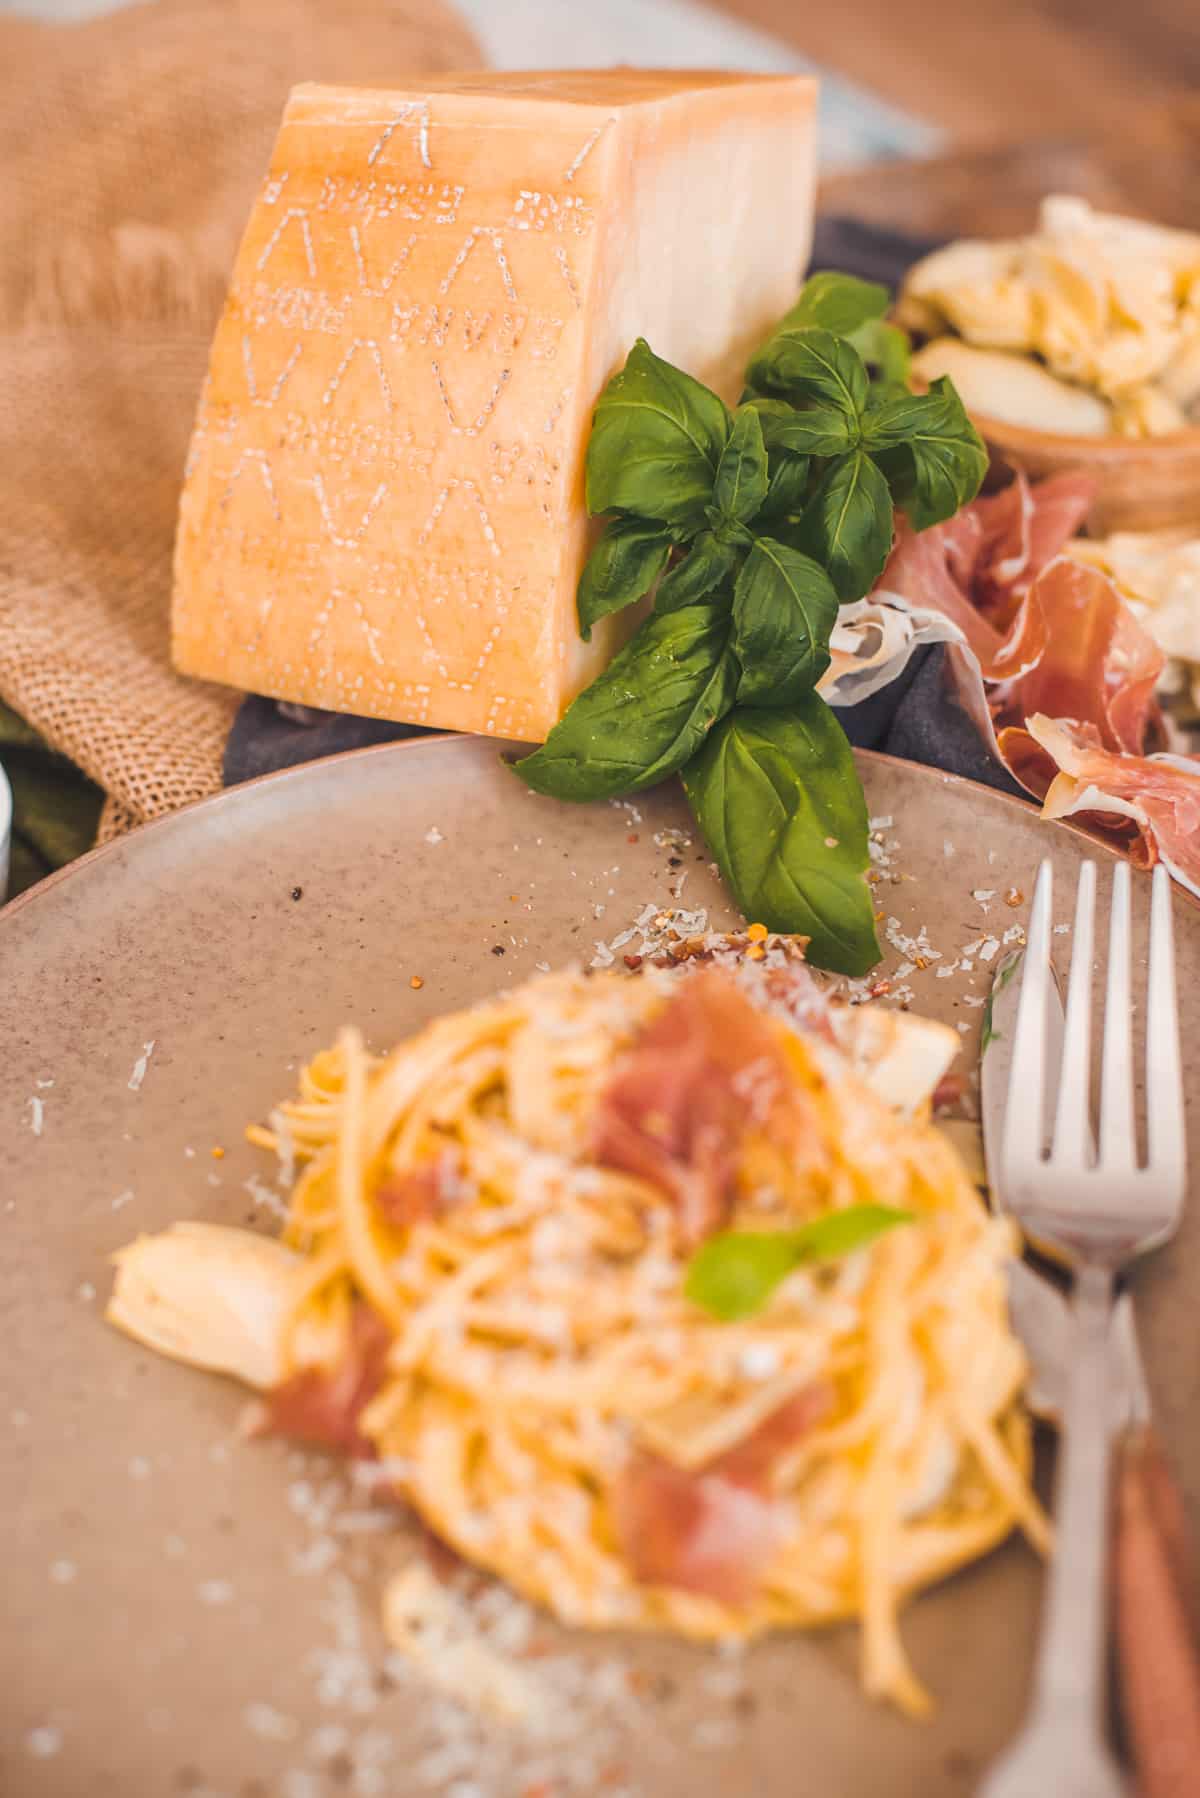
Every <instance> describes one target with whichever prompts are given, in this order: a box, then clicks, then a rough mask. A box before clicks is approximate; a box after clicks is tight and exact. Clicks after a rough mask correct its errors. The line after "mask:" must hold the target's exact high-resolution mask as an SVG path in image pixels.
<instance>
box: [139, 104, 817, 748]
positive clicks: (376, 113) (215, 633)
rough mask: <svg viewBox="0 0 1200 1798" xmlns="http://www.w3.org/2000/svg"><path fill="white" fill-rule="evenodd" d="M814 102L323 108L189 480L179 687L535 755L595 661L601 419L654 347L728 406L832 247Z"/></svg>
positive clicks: (253, 264)
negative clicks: (816, 248)
mask: <svg viewBox="0 0 1200 1798" xmlns="http://www.w3.org/2000/svg"><path fill="white" fill-rule="evenodd" d="M814 133H815V85H814V84H813V83H812V82H810V81H808V80H806V79H796V78H792V77H787V78H774V77H753V78H746V77H736V76H727V75H702V74H686V75H684V74H677V73H673V72H668V73H657V72H654V71H609V72H605V73H599V74H587V73H579V72H571V73H568V74H561V75H557V74H553V73H545V72H539V73H537V74H533V75H517V74H511V75H490V74H489V75H486V76H478V77H458V78H447V79H446V81H445V82H444V83H443V84H441V85H438V84H436V83H435V84H432V85H430V86H428V87H424V88H422V89H421V90H420V91H415V90H414V91H407V90H403V89H401V90H396V91H391V90H389V91H387V92H376V91H373V90H365V89H349V88H326V87H313V86H309V87H302V88H298V89H296V90H295V91H294V93H293V94H292V96H291V98H290V100H289V103H288V106H287V109H286V111H285V114H284V119H283V124H282V127H281V130H280V134H279V138H278V141H277V143H276V146H275V151H274V155H273V157H272V162H271V168H270V171H269V173H268V175H267V178H266V181H265V183H264V186H263V189H262V192H261V194H260V197H259V200H258V202H257V204H256V206H255V208H254V211H253V213H252V215H251V218H250V221H249V224H248V226H247V229H246V234H245V237H244V238H243V241H242V245H241V249H240V251H239V254H238V259H237V264H236V267H235V270H234V276H233V281H232V285H231V288H230V293H229V297H228V301H227V304H226V307H225V312H224V315H223V317H222V320H221V323H220V325H219V327H218V330H217V335H216V338H215V341H214V344H213V350H212V358H211V364H210V369H209V377H208V381H207V384H206V388H205V392H204V395H203V397H202V400H201V406H200V413H199V418H198V421H197V426H196V431H195V435H194V439H193V444H192V450H191V455H190V458H189V465H188V472H187V478H186V481H185V487H184V494H183V499H182V502H181V510H180V522H179V532H178V537H177V543H176V560H175V595H174V608H173V645H174V655H175V661H176V664H177V666H178V667H180V668H181V669H182V670H184V671H185V672H187V673H191V674H196V675H200V676H203V677H205V678H208V679H212V680H218V681H223V682H226V683H228V684H231V685H234V686H238V687H244V688H246V689H249V690H252V691H256V692H260V693H265V694H268V695H271V696H273V697H276V698H282V699H289V700H293V701H297V702H300V703H303V704H307V705H314V706H323V707H327V708H329V709H332V710H338V711H348V712H356V713H359V714H363V715H367V716H374V717H383V718H391V719H397V720H404V721H408V722H412V723H418V724H425V725H434V726H441V727H446V728H451V729H459V730H470V731H479V732H491V733H494V734H497V735H501V736H511V737H518V738H524V739H527V740H533V739H538V738H542V737H544V736H545V735H546V734H547V732H548V731H549V730H550V729H551V727H552V726H553V725H554V724H555V723H556V722H557V720H558V718H559V717H560V716H561V714H562V712H563V711H564V710H565V708H566V706H567V705H568V704H569V702H570V700H571V699H572V698H573V697H574V695H575V694H576V693H577V692H578V691H579V689H580V688H581V687H582V686H584V685H585V684H586V683H587V682H588V681H589V680H590V679H591V678H592V677H593V676H594V675H595V673H596V672H598V670H599V668H600V667H601V666H602V665H603V663H604V662H605V661H606V660H607V659H608V657H609V655H610V654H611V653H612V650H613V648H614V646H615V642H616V640H617V638H618V635H619V633H620V630H621V628H622V627H621V625H620V623H619V622H617V621H611V620H610V621H606V623H605V624H604V625H602V626H601V627H599V628H598V629H597V630H596V632H595V634H594V637H593V640H592V642H591V643H590V644H587V645H585V644H583V643H582V642H581V641H580V639H579V636H578V629H577V624H576V619H575V609H574V602H575V587H576V583H577V580H578V575H579V570H580V567H581V566H582V562H583V558H584V556H585V554H586V550H587V545H588V538H589V526H588V521H587V518H586V514H585V509H584V504H583V461H584V452H585V448H586V440H587V433H588V429H589V425H590V418H591V412H592V408H593V406H594V403H595V400H596V397H597V395H598V393H599V391H600V389H601V388H602V386H603V384H604V382H605V381H606V380H607V379H608V377H609V376H610V375H611V374H612V372H613V371H614V369H615V368H616V367H618V366H619V365H620V363H621V361H622V360H623V358H624V356H625V355H626V353H627V352H628V350H629V348H630V346H631V345H632V343H633V340H634V338H635V337H636V336H638V335H643V336H645V337H647V338H648V339H649V341H650V343H651V345H652V346H653V348H654V349H655V350H656V351H657V353H658V354H660V355H663V356H666V357H667V358H668V359H670V360H672V361H676V362H678V363H680V364H681V365H682V366H684V367H687V368H688V369H690V370H691V372H693V373H695V374H697V375H698V376H699V377H700V378H701V379H702V380H706V381H708V382H709V383H710V384H711V385H715V386H716V387H717V388H718V390H721V391H723V392H724V393H725V394H726V396H727V397H736V391H737V383H738V376H739V373H740V369H741V367H742V365H743V364H744V361H745V357H746V353H747V351H748V349H749V348H750V347H751V346H752V345H753V343H754V342H755V341H756V340H757V339H758V338H759V337H761V336H762V335H763V334H764V333H765V331H766V330H767V328H768V327H769V326H770V325H771V323H772V322H773V321H774V319H775V318H776V317H777V316H778V314H779V313H780V312H782V311H784V310H785V309H786V307H787V305H788V304H789V303H790V302H791V300H792V298H793V297H794V294H795V290H796V286H797V283H798V281H799V278H800V275H801V273H802V270H803V266H804V263H805V261H806V259H807V254H808V250H809V244H810V236H811V219H812V184H813V143H814Z"/></svg>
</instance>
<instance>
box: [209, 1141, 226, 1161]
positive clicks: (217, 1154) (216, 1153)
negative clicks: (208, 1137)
mask: <svg viewBox="0 0 1200 1798" xmlns="http://www.w3.org/2000/svg"><path fill="white" fill-rule="evenodd" d="M211 1154H212V1158H213V1160H214V1161H224V1159H225V1151H224V1149H223V1148H222V1147H221V1145H220V1144H219V1143H218V1144H216V1146H215V1147H214V1148H213V1149H212V1150H211Z"/></svg>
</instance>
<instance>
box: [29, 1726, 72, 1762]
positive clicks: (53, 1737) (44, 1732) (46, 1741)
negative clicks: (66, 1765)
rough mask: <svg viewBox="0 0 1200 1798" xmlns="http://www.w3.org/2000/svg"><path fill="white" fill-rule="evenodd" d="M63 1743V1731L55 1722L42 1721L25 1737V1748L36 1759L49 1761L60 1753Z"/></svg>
mask: <svg viewBox="0 0 1200 1798" xmlns="http://www.w3.org/2000/svg"><path fill="white" fill-rule="evenodd" d="M62 1745H63V1732H62V1730H61V1729H59V1728H57V1727H56V1725H55V1724H53V1723H42V1724H39V1726H38V1727H37V1728H36V1729H31V1730H30V1731H29V1734H28V1735H27V1736H26V1737H25V1749H26V1752H27V1753H28V1754H31V1755H32V1756H33V1758H34V1760H35V1761H48V1760H51V1759H53V1757H54V1756H55V1755H56V1754H58V1753H59V1751H60V1750H61V1748H62Z"/></svg>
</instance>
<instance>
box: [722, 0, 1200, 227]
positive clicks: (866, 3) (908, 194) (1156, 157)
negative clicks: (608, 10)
mask: <svg viewBox="0 0 1200 1798" xmlns="http://www.w3.org/2000/svg"><path fill="white" fill-rule="evenodd" d="M716 3H717V4H718V5H719V6H720V8H721V9H722V10H724V11H725V12H727V13H729V14H731V15H734V16H736V17H738V18H741V19H744V20H746V21H747V22H749V23H752V24H754V25H757V26H760V27H761V28H762V29H764V30H768V31H772V32H774V33H775V34H776V35H777V36H778V37H780V38H783V39H784V40H785V41H786V42H788V43H790V44H793V45H795V46H796V48H797V49H799V50H801V51H802V52H803V53H804V54H805V55H806V56H811V57H812V58H813V60H814V61H816V62H819V63H820V64H822V65H823V66H824V67H826V68H828V69H830V70H832V71H835V72H836V73H837V74H839V75H843V76H846V77H848V78H849V79H851V80H854V81H856V82H858V83H859V84H861V86H863V87H864V88H866V89H869V90H871V91H873V92H874V93H877V94H879V95H880V96H881V97H882V98H884V99H886V100H889V101H891V102H892V103H893V104H895V105H898V106H902V107H904V108H905V109H906V110H908V111H909V112H911V113H915V114H918V115H920V116H922V117H924V118H927V119H929V120H931V121H932V122H933V123H934V124H937V125H941V126H943V127H944V128H945V129H946V130H947V131H948V132H949V133H950V134H951V140H950V142H949V144H948V146H947V149H946V151H945V152H944V153H943V154H941V155H938V156H936V157H933V158H931V159H929V160H927V161H922V162H905V163H896V164H891V165H888V166H883V167H881V166H879V165H876V166H874V167H872V168H871V169H870V170H869V171H863V172H861V173H857V174H854V173H851V174H847V175H840V174H839V175H835V176H833V177H831V178H830V179H828V180H827V182H826V183H825V190H824V195H823V200H824V204H825V205H826V206H829V207H835V208H839V209H843V210H845V211H848V212H852V213H855V214H856V215H858V216H861V217H866V218H871V219H875V220H878V221H879V222H881V223H889V224H893V225H895V226H896V227H898V228H900V229H910V230H913V231H929V232H932V233H938V234H940V233H945V234H947V235H958V234H970V235H978V236H991V235H996V234H1000V233H1003V232H1008V231H1014V230H1018V231H1019V230H1024V229H1026V228H1028V226H1029V224H1030V223H1031V222H1032V219H1033V215H1034V213H1035V211H1036V206H1037V200H1038V199H1039V198H1040V196H1041V195H1042V194H1043V193H1045V192H1053V191H1057V192H1070V193H1080V194H1083V195H1084V196H1085V197H1087V198H1090V199H1091V200H1093V202H1094V203H1096V204H1099V205H1104V206H1109V207H1112V208H1113V209H1115V210H1125V211H1129V212H1134V213H1139V214H1141V215H1143V216H1145V217H1150V218H1158V219H1161V220H1162V221H1163V222H1164V223H1172V224H1179V225H1192V226H1200V0H1136V4H1130V3H1129V0H988V3H987V4H984V3H983V0H905V3H904V4H902V5H901V4H897V0H837V4H836V5H821V4H818V3H817V0H716Z"/></svg>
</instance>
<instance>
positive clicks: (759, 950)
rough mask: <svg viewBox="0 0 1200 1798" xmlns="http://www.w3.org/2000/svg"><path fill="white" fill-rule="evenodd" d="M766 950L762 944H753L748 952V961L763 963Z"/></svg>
mask: <svg viewBox="0 0 1200 1798" xmlns="http://www.w3.org/2000/svg"><path fill="white" fill-rule="evenodd" d="M766 953H767V951H766V949H765V948H764V946H763V945H762V943H751V945H750V947H749V948H748V949H747V951H746V959H747V961H762V960H764V958H765V957H766Z"/></svg>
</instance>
